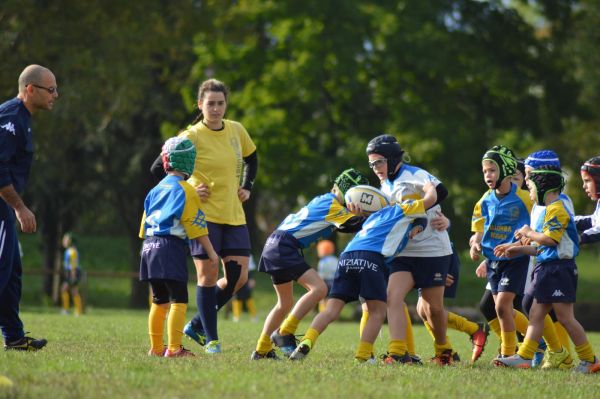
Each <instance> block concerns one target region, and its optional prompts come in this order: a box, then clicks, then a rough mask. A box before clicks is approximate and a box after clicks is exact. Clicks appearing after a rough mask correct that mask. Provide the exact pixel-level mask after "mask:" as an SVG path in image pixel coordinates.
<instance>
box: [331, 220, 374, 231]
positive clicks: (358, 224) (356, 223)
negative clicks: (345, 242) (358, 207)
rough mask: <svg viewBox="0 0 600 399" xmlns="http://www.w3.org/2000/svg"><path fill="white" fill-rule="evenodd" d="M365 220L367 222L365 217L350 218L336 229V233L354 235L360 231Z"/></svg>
mask: <svg viewBox="0 0 600 399" xmlns="http://www.w3.org/2000/svg"><path fill="white" fill-rule="evenodd" d="M365 220H367V217H366V216H352V217H351V218H350V219H348V220H346V221H345V222H344V223H342V224H341V225H340V226H339V227H338V228H337V231H339V232H340V233H356V232H357V231H360V229H362V225H363V224H364V223H365Z"/></svg>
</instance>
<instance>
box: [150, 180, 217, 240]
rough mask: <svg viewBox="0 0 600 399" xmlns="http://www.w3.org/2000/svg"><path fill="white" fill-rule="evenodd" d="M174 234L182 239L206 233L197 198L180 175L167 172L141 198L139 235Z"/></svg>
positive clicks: (193, 237) (204, 221)
mask: <svg viewBox="0 0 600 399" xmlns="http://www.w3.org/2000/svg"><path fill="white" fill-rule="evenodd" d="M169 235H170V236H175V237H179V238H181V239H183V240H187V239H188V238H189V239H195V238H198V237H200V236H204V235H208V228H207V225H206V219H205V217H204V213H203V212H202V211H201V210H200V197H198V194H196V191H195V190H194V188H193V187H192V186H191V185H190V184H189V183H188V182H186V181H185V180H183V178H181V177H179V176H175V175H167V176H166V177H165V178H164V179H162V180H161V181H160V183H158V185H157V186H156V187H154V188H153V189H152V190H150V192H149V193H148V195H147V196H146V200H145V201H144V215H143V217H142V223H141V226H140V238H147V237H155V236H169Z"/></svg>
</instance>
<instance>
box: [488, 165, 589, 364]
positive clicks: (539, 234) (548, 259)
mask: <svg viewBox="0 0 600 399" xmlns="http://www.w3.org/2000/svg"><path fill="white" fill-rule="evenodd" d="M527 184H528V187H529V193H530V197H531V199H532V200H534V201H535V202H536V204H539V205H542V206H544V207H545V208H544V209H543V212H542V215H541V217H540V218H539V221H537V222H536V224H535V225H532V226H531V227H530V226H529V225H525V226H523V227H522V228H520V229H519V230H518V231H517V232H516V234H515V237H516V238H517V239H519V240H521V243H523V244H527V245H512V246H510V247H503V248H500V249H498V250H497V251H496V253H497V254H498V255H502V256H506V257H507V258H513V257H516V256H522V255H530V256H536V260H537V264H536V267H535V269H534V272H533V281H532V287H534V288H533V296H534V301H533V305H532V306H531V310H530V312H529V316H530V317H529V327H528V328H527V334H526V336H525V340H524V341H523V344H522V345H521V347H520V348H519V352H518V353H517V354H515V355H513V356H510V357H505V358H499V359H496V364H497V365H503V366H506V367H515V368H530V367H531V359H532V358H533V355H534V353H535V351H536V350H537V347H538V342H539V340H540V338H541V337H542V332H543V330H544V319H545V318H546V315H547V314H548V312H549V311H550V309H554V311H555V312H556V316H557V317H558V320H559V321H560V322H561V324H562V325H563V326H564V327H565V328H566V330H567V332H568V333H569V336H570V337H571V340H572V341H573V343H574V344H575V351H576V352H577V356H578V357H579V359H580V363H579V365H578V366H577V367H576V368H575V369H574V371H575V372H580V373H583V374H590V373H595V372H598V371H600V362H599V361H598V358H597V357H596V355H595V354H594V351H593V349H592V347H591V345H590V343H589V341H588V339H587V337H586V334H585V331H584V329H583V327H582V326H581V324H579V322H578V321H577V320H576V319H575V316H574V313H573V306H574V303H575V300H576V290H577V265H576V264H575V257H576V256H577V254H578V253H579V237H578V234H577V228H576V227H575V220H574V217H573V215H572V214H571V213H570V212H569V211H568V210H567V208H566V207H565V205H564V203H563V201H561V200H560V199H559V196H560V192H561V191H562V189H563V187H564V179H563V176H562V172H561V171H560V170H556V169H554V168H552V167H539V168H538V169H535V170H531V171H528V180H527Z"/></svg>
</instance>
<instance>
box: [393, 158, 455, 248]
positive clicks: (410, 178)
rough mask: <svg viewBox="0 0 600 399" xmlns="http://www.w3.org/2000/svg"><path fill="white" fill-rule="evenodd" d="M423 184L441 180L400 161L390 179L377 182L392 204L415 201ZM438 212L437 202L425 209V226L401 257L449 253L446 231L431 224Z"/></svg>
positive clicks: (440, 209)
mask: <svg viewBox="0 0 600 399" xmlns="http://www.w3.org/2000/svg"><path fill="white" fill-rule="evenodd" d="M426 183H433V185H434V186H437V185H438V184H440V183H441V182H440V181H439V180H438V179H437V178H436V177H435V176H433V175H431V174H429V173H428V172H427V171H425V170H423V169H421V168H418V167H416V166H412V165H407V164H403V165H402V166H401V167H400V170H399V171H398V173H397V174H396V177H395V178H394V180H393V181H390V180H389V179H388V180H386V181H384V182H383V183H382V184H381V191H383V192H384V193H385V194H386V195H387V196H388V197H389V198H390V200H391V201H392V203H398V202H402V201H404V200H409V199H412V200H418V199H422V198H423V196H424V195H425V191H424V190H423V187H424V186H425V184H426ZM441 211H442V207H441V206H440V205H436V206H434V207H432V208H430V209H428V210H427V227H426V228H425V230H424V231H423V232H421V233H419V234H417V235H416V236H415V237H414V238H413V239H411V240H409V242H408V244H407V245H406V248H404V250H403V251H402V256H415V257H420V258H430V257H438V256H447V255H451V254H452V245H451V243H450V237H449V236H448V232H447V231H446V230H444V231H438V230H435V229H433V228H432V227H431V219H433V218H435V217H436V216H437V215H438V212H441Z"/></svg>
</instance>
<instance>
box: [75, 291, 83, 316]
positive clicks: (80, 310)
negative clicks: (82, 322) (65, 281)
mask: <svg viewBox="0 0 600 399" xmlns="http://www.w3.org/2000/svg"><path fill="white" fill-rule="evenodd" d="M73 306H74V307H75V316H80V315H81V314H82V313H83V306H82V304H81V295H79V294H77V295H73Z"/></svg>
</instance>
